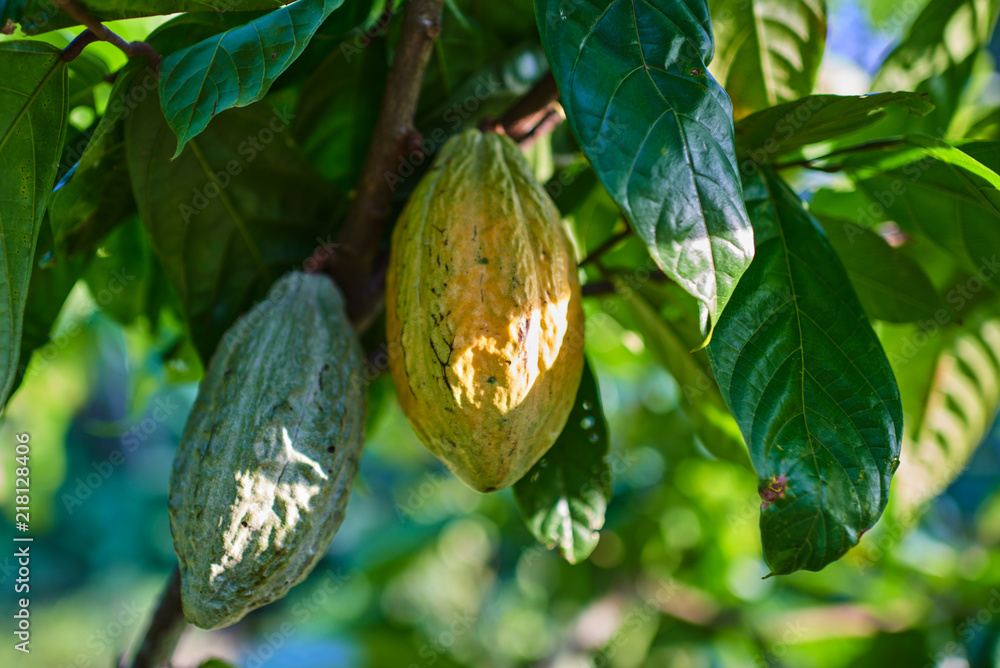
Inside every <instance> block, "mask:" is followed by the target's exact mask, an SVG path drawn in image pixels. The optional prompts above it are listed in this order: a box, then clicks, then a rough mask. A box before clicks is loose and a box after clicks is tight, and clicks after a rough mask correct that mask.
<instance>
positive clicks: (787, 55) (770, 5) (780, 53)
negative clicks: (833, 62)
mask: <svg viewBox="0 0 1000 668" xmlns="http://www.w3.org/2000/svg"><path fill="white" fill-rule="evenodd" d="M710 5H711V8H712V27H713V28H714V32H715V41H716V44H717V45H718V47H717V50H718V57H717V58H716V59H715V62H714V63H713V64H712V73H713V74H714V75H715V76H716V77H717V78H718V79H719V81H720V82H722V85H723V86H724V87H725V89H726V92H727V93H729V95H730V97H732V98H733V107H734V115H735V116H736V118H742V117H744V116H746V115H747V114H749V113H751V112H754V111H758V110H760V109H764V108H766V107H773V106H774V105H776V104H780V103H782V102H788V101H790V100H795V99H798V98H800V97H802V96H804V95H808V94H809V93H811V92H812V90H813V84H815V82H816V71H817V70H818V69H819V62H820V60H821V59H822V58H823V47H824V46H825V45H826V2H825V1H824V0H712V1H711V2H710Z"/></svg>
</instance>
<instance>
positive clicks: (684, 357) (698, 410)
mask: <svg viewBox="0 0 1000 668" xmlns="http://www.w3.org/2000/svg"><path fill="white" fill-rule="evenodd" d="M615 291H616V292H617V293H618V294H619V295H622V296H623V297H624V298H625V300H624V302H623V303H624V305H625V307H626V308H627V309H628V310H629V311H631V312H632V314H633V315H634V316H635V319H636V322H637V323H638V325H639V327H640V329H639V332H640V333H641V334H642V338H643V340H644V342H645V344H646V348H647V349H649V351H650V352H651V353H652V354H653V357H654V358H656V360H657V361H658V362H659V363H660V365H661V366H662V367H663V368H664V369H666V370H667V371H668V372H669V373H670V375H671V376H673V377H674V380H676V381H677V385H678V387H679V388H680V390H681V397H680V404H681V408H682V409H683V410H684V414H685V415H687V416H688V419H689V420H691V422H692V423H693V424H694V428H695V434H697V436H698V438H699V440H700V441H701V442H702V444H703V445H704V446H705V449H706V450H708V451H709V452H710V453H712V454H713V455H715V456H716V457H718V458H719V459H724V460H726V461H730V462H734V463H736V464H739V465H740V466H744V467H746V468H748V469H749V468H751V465H750V459H749V457H748V455H747V448H746V444H745V443H744V442H743V437H742V436H741V435H740V429H739V427H738V426H737V424H736V421H735V420H734V419H733V416H732V415H730V414H729V409H728V408H727V407H726V402H725V400H724V399H723V398H722V394H720V392H719V385H718V383H716V381H715V377H714V376H713V375H712V372H711V369H710V368H709V362H708V357H707V355H706V353H705V352H704V351H703V350H699V351H696V352H691V348H693V347H694V346H695V345H697V343H698V342H697V341H694V342H692V341H685V340H684V337H683V335H682V334H681V332H679V331H677V329H676V328H675V327H674V326H673V325H672V324H671V323H669V322H667V321H666V320H665V319H664V318H663V317H662V316H661V315H660V314H659V313H658V312H657V310H656V309H655V308H654V307H653V305H652V304H650V303H649V301H648V300H647V299H646V297H645V296H644V295H643V294H642V293H640V292H637V291H635V290H631V289H629V287H628V286H627V285H626V284H625V283H624V282H623V281H621V280H616V281H615Z"/></svg>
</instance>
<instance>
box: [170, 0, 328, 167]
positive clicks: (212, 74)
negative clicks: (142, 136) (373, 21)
mask: <svg viewBox="0 0 1000 668" xmlns="http://www.w3.org/2000/svg"><path fill="white" fill-rule="evenodd" d="M343 1H344V0H297V1H296V2H293V3H292V4H290V5H288V6H287V7H282V8H281V9H278V10H276V11H274V12H271V13H270V14H266V15H264V16H262V17H260V18H257V19H255V20H253V21H251V22H250V23H248V24H246V25H244V26H239V27H237V28H231V29H229V30H227V31H225V32H223V33H221V34H219V35H215V36H213V37H210V38H209V39H206V40H204V41H202V42H199V43H197V44H195V45H194V46H190V47H187V48H185V49H181V50H180V51H176V52H174V53H171V54H170V55H169V56H168V57H167V58H165V59H164V61H163V66H162V71H161V73H160V98H161V100H162V104H163V113H164V115H165V116H166V118H167V123H168V125H169V126H170V128H171V129H172V130H173V131H174V133H175V134H176V135H177V150H176V151H175V152H174V154H173V157H175V158H176V157H177V156H178V155H180V153H181V150H182V149H183V148H184V145H185V144H186V143H187V142H188V141H189V140H190V139H191V138H192V137H195V136H197V135H198V134H199V133H200V132H202V131H203V130H204V129H205V128H206V127H207V126H208V122H209V121H210V120H211V119H212V117H213V116H215V115H216V114H218V113H220V112H222V111H225V110H226V109H230V108H232V107H245V106H247V105H248V104H251V103H253V102H256V101H257V100H260V99H261V98H263V97H264V94H265V93H267V91H268V89H269V88H270V87H271V84H272V83H274V80H275V79H276V78H278V75H280V74H281V73H282V72H284V71H285V69H286V68H288V66H289V65H290V64H291V63H292V62H293V61H294V60H295V59H296V58H298V56H299V54H300V53H302V50H303V49H305V48H306V45H308V44H309V40H310V39H311V38H312V36H313V33H315V32H316V29H317V28H319V26H320V24H321V23H322V22H323V21H324V20H325V19H326V17H328V16H329V15H330V14H331V12H333V10H335V9H337V8H338V7H340V5H341V4H343Z"/></svg>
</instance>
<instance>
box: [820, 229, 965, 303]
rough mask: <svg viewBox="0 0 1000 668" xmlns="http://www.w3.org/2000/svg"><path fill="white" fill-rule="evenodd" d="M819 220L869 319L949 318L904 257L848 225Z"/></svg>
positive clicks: (916, 268)
mask: <svg viewBox="0 0 1000 668" xmlns="http://www.w3.org/2000/svg"><path fill="white" fill-rule="evenodd" d="M818 218H819V221H820V222H821V223H822V225H823V231H824V232H825V233H826V238H827V239H829V241H830V244H831V245H832V246H833V248H834V250H835V251H837V256H838V257H839V258H840V261H841V262H842V263H843V265H844V268H845V269H846V270H847V275H848V276H850V278H851V283H852V284H853V285H854V291H855V292H856V293H857V295H858V299H859V300H861V305H862V306H864V308H865V312H866V313H867V314H868V316H869V317H871V318H875V319H877V320H884V321H886V322H897V323H899V322H917V321H919V320H929V319H943V318H947V317H950V311H949V309H948V306H947V305H946V304H945V303H944V300H943V299H941V295H939V294H938V292H937V290H936V289H935V288H934V285H933V284H931V281H930V279H929V278H927V274H925V273H924V270H923V269H921V268H920V265H918V264H917V263H916V262H914V261H913V260H912V259H910V258H909V257H908V256H906V255H905V254H904V253H903V252H901V251H900V250H898V249H895V248H893V247H892V246H890V245H889V243H888V242H887V241H886V240H885V239H883V238H882V237H880V236H879V235H878V234H876V233H875V232H872V231H871V230H869V229H867V228H864V227H860V226H859V225H857V224H855V223H853V222H851V221H847V220H840V219H836V218H830V217H828V216H818Z"/></svg>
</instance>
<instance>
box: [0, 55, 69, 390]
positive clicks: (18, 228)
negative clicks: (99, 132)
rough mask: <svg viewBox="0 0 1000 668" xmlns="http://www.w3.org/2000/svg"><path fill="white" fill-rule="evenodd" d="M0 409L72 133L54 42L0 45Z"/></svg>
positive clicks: (9, 384) (12, 373) (63, 75)
mask: <svg viewBox="0 0 1000 668" xmlns="http://www.w3.org/2000/svg"><path fill="white" fill-rule="evenodd" d="M0 72H3V83H2V84H0V156H3V159H2V160H0V242H2V257H0V261H2V263H3V270H2V271H0V304H2V307H0V349H3V350H5V351H6V355H5V357H4V358H3V359H0V406H3V405H4V404H5V403H6V401H7V397H8V396H9V394H10V391H11V388H12V387H13V385H14V381H15V376H17V373H18V366H19V363H20V349H21V328H22V325H23V322H24V309H25V300H26V299H27V297H28V286H29V282H30V280H31V273H32V265H33V264H34V257H35V245H36V243H37V241H38V232H39V229H40V228H41V225H42V218H43V216H44V214H45V205H46V202H47V201H48V198H49V192H50V191H51V190H52V184H53V182H54V181H55V177H56V170H57V168H58V166H59V156H60V155H61V153H62V146H63V141H64V139H65V136H66V113H67V107H66V94H67V92H66V79H67V76H66V66H65V64H64V63H63V62H62V60H61V59H60V58H59V50H58V49H56V48H55V47H54V46H52V45H50V44H43V43H41V42H28V41H9V42H0Z"/></svg>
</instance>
